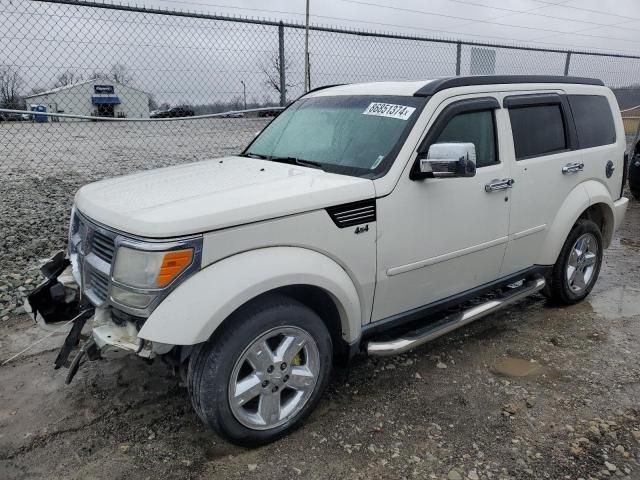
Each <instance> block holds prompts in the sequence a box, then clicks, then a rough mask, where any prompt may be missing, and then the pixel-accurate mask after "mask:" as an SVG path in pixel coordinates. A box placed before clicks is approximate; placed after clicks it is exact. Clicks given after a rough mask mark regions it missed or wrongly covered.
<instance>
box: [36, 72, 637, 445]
mask: <svg viewBox="0 0 640 480" xmlns="http://www.w3.org/2000/svg"><path fill="white" fill-rule="evenodd" d="M624 152H625V135H624V130H623V125H622V120H621V118H620V114H619V109H618V107H617V104H616V100H615V98H614V96H613V94H612V92H611V91H610V90H609V89H608V88H605V87H604V86H602V83H601V82H600V81H598V80H592V79H581V78H571V77H535V76H534V77H509V76H505V77H501V76H497V77H458V78H447V79H437V80H430V81H420V82H388V83H369V84H360V85H344V86H334V87H329V88H323V89H319V90H316V91H313V92H310V93H309V94H307V95H305V96H303V97H301V98H300V99H298V100H297V101H296V102H294V103H293V104H292V105H291V106H289V107H288V108H287V109H286V110H285V111H283V112H282V113H281V114H280V115H279V116H278V117H277V118H276V119H275V120H273V121H272V122H271V123H270V124H269V125H268V126H267V127H266V128H265V129H264V130H263V131H262V132H261V133H260V135H259V136H257V137H256V138H255V140H253V142H252V143H251V144H250V145H249V146H248V147H247V149H246V150H245V151H244V152H243V153H242V154H240V155H236V156H230V157H224V158H218V159H213V160H209V161H203V162H198V163H193V164H188V165H179V166H175V167H170V168H162V169H158V170H152V171H147V172H143V173H138V174H134V175H128V176H124V177H119V178H112V179H109V180H103V181H100V182H97V183H93V184H90V185H86V186H84V187H82V188H81V189H80V190H79V191H78V193H77V195H76V197H75V206H74V209H73V214H72V219H71V228H70V234H69V239H70V242H69V250H68V252H67V253H60V254H58V255H57V256H56V257H54V259H52V261H51V262H50V263H49V264H48V265H46V266H45V267H44V268H43V272H44V273H45V276H46V277H47V278H48V280H47V281H46V282H44V283H43V284H42V285H41V286H39V287H38V289H36V291H34V292H33V293H32V295H31V296H30V304H31V306H32V308H33V311H34V313H36V314H37V315H36V316H37V319H38V320H39V321H40V322H43V323H51V322H57V321H65V320H68V319H70V318H75V320H74V327H73V329H72V330H71V332H70V334H69V337H68V338H67V341H66V343H65V347H64V348H63V349H62V351H61V353H60V355H59V357H58V359H57V360H56V365H57V366H69V367H70V372H69V380H70V379H71V377H73V375H74V374H75V372H76V371H77V369H78V366H79V365H80V363H81V361H82V359H83V358H86V357H87V356H88V357H89V359H96V358H99V357H100V351H101V350H102V349H106V348H110V347H115V348H119V349H122V350H127V351H130V352H131V353H133V354H136V355H139V356H141V357H145V358H153V357H158V356H163V357H164V358H165V359H166V360H167V361H169V362H171V363H173V364H174V365H175V366H176V367H177V368H179V369H180V370H181V371H183V372H184V373H185V375H186V379H187V383H188V387H189V394H190V397H191V400H192V403H193V406H194V409H195V411H196V412H197V413H198V415H199V416H200V418H201V419H202V420H203V422H204V423H206V424H207V425H209V426H211V427H212V428H213V429H215V431H217V432H218V433H219V434H221V435H223V436H224V437H226V438H228V439H229V440H231V441H233V442H236V443H240V444H249V445H255V444H261V443H265V442H268V441H271V440H273V439H275V438H278V437H280V436H282V435H283V434H285V433H286V432H288V431H289V430H290V429H292V428H293V427H294V426H295V425H297V424H299V423H300V421H301V420H302V419H303V418H304V417H305V416H306V415H307V414H309V412H310V411H311V410H312V409H313V408H314V407H315V405H316V404H317V403H318V401H319V399H320V396H321V393H322V391H323V389H324V388H325V386H326V385H327V381H328V379H329V375H330V372H331V369H332V365H333V364H334V362H335V361H337V360H339V359H344V358H347V359H348V358H350V357H352V356H353V355H355V354H357V353H358V352H361V351H362V352H367V353H368V354H369V355H394V354H398V353H402V352H406V351H408V350H410V349H412V348H415V347H417V346H419V345H422V344H424V343H425V342H427V341H429V340H431V339H433V338H436V337H438V336H440V335H443V334H445V333H447V332H449V331H451V330H453V329H455V328H458V327H461V326H463V325H465V324H467V323H469V322H471V321H473V320H476V319H478V318H480V317H482V316H484V315H487V314H489V313H491V312H494V311H496V310H497V309H499V308H502V307H504V306H506V305H509V304H512V303H513V302H515V301H517V300H519V299H521V298H523V297H525V296H527V295H531V294H533V293H536V292H539V291H543V292H544V293H546V294H547V295H548V296H549V297H550V298H551V299H552V300H553V301H555V302H556V303H558V304H564V305H568V304H573V303H576V302H579V301H580V300H582V299H583V298H585V297H586V296H587V295H588V294H589V292H590V291H591V289H592V288H593V286H594V284H595V282H596V279H597V277H598V273H599V270H600V266H601V263H602V255H603V250H604V249H605V248H607V247H608V246H609V245H610V243H611V240H612V237H613V234H614V231H615V230H616V228H617V227H618V225H619V224H620V222H621V221H622V218H623V216H624V213H625V209H626V207H627V199H626V198H624V197H622V187H623V182H624V179H623V172H624V171H625V165H624V161H625V160H624ZM489 294H490V295H489ZM469 300H474V301H473V302H469ZM469 305H471V306H469ZM87 320H90V321H91V328H92V330H91V337H90V339H89V341H87V342H86V343H84V344H83V345H82V346H81V349H80V352H79V353H78V354H76V356H75V357H74V358H73V360H72V361H69V353H70V351H71V349H72V348H73V347H74V346H75V345H77V344H78V342H79V334H80V330H81V329H82V327H83V325H84V322H85V321H87Z"/></svg>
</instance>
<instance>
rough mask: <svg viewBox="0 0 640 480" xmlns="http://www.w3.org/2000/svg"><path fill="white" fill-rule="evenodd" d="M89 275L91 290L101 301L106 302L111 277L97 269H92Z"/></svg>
mask: <svg viewBox="0 0 640 480" xmlns="http://www.w3.org/2000/svg"><path fill="white" fill-rule="evenodd" d="M89 275H90V278H89V282H88V286H89V290H91V291H92V292H93V294H94V295H95V297H96V299H97V300H99V301H100V302H101V303H103V302H106V301H107V298H108V297H109V278H108V277H105V276H104V275H102V274H100V273H98V272H96V271H90V273H89Z"/></svg>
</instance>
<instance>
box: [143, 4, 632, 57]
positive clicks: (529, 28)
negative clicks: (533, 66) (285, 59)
mask: <svg viewBox="0 0 640 480" xmlns="http://www.w3.org/2000/svg"><path fill="white" fill-rule="evenodd" d="M142 2H143V3H144V4H145V5H149V6H155V7H162V8H176V9H180V10H192V11H202V12H208V13H219V14H229V15H241V16H250V17H259V18H271V19H278V20H280V19H285V20H291V21H298V22H303V21H304V11H305V0H235V1H233V0H227V1H224V0H142ZM310 4H311V7H310V18H311V23H315V24H324V25H339V26H347V27H351V28H358V29H367V30H383V31H392V32H403V33H408V34H412V35H422V36H436V37H446V38H456V39H457V38H465V39H469V40H477V41H487V42H516V43H525V44H531V45H537V46H540V47H561V48H568V49H581V48H582V49H588V50H605V51H616V52H625V53H635V54H640V35H639V34H638V32H640V1H638V0H428V1H420V0H397V1H391V0H311V1H310Z"/></svg>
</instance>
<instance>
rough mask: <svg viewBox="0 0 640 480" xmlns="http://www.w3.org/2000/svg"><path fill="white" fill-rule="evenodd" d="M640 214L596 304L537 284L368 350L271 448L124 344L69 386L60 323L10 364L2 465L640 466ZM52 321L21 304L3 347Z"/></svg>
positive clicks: (149, 470) (339, 470) (529, 471)
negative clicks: (235, 437)
mask: <svg viewBox="0 0 640 480" xmlns="http://www.w3.org/2000/svg"><path fill="white" fill-rule="evenodd" d="M639 225H640V204H638V203H632V204H631V208H630V211H629V213H628V215H627V219H626V221H625V223H624V224H623V226H622V228H621V230H620V231H619V233H618V235H617V237H616V239H615V241H614V243H613V246H612V248H611V249H609V250H608V251H607V253H606V256H605V263H604V265H603V269H602V273H601V278H600V280H599V282H598V284H597V285H596V288H595V290H594V291H593V293H592V295H591V296H590V297H589V299H588V300H586V301H584V302H583V303H581V304H579V305H576V306H573V307H569V308H554V307H550V306H549V305H547V304H546V302H545V300H544V299H543V297H541V296H534V297H531V298H530V299H528V300H525V301H523V302H521V303H520V304H518V305H516V306H514V307H512V308H510V309H508V310H505V311H503V312H501V313H499V314H496V315H493V316H490V317H487V318H486V319H484V320H482V321H480V322H477V323H476V324H473V325H471V326H469V327H468V328H465V329H462V330H460V331H457V332H454V333H453V334H451V335H448V336H446V337H444V338H442V339H439V340H437V341H435V342H433V343H431V344H429V345H427V346H425V347H423V348H420V349H418V350H416V351H414V352H412V353H410V354H408V355H402V356H399V357H396V358H392V359H385V360H378V359H366V358H359V359H357V360H356V362H355V364H354V365H352V366H351V367H350V368H349V369H348V370H339V371H337V372H335V375H334V379H333V381H332V383H331V385H330V388H329V389H328V391H327V393H326V394H325V395H324V398H323V400H322V402H321V404H320V406H319V408H318V410H317V411H316V412H314V413H313V414H312V416H311V417H310V419H309V420H308V421H307V422H306V423H305V424H304V425H303V426H302V428H300V429H299V430H297V431H296V432H294V433H293V434H291V435H290V436H288V437H287V438H285V439H283V440H281V441H279V442H276V443H274V444H272V445H269V446H266V447H262V448H259V449H253V450H249V449H243V448H239V447H234V446H232V445H230V444H228V443H226V442H224V441H223V440H221V439H219V438H217V437H216V436H215V435H214V434H213V433H212V432H210V431H207V430H206V429H205V428H204V427H203V426H202V425H201V424H200V423H199V421H198V419H197V418H196V416H195V414H194V413H193V411H192V410H191V407H190V405H189V401H188V398H187V395H186V390H185V388H184V386H183V385H182V384H181V383H180V380H179V379H178V378H176V377H174V376H173V375H172V374H171V372H170V371H169V370H168V368H167V367H166V366H164V365H163V364H162V363H161V362H155V363H153V364H147V363H145V362H144V361H142V360H139V359H137V358H132V357H130V356H121V355H116V354H113V355H111V356H110V358H109V359H108V360H105V361H100V362H93V363H90V364H87V365H86V366H85V367H83V369H82V370H81V372H80V373H79V374H78V377H77V378H76V380H74V382H73V383H72V384H71V385H70V386H65V385H64V375H65V372H61V371H55V370H53V369H52V362H53V359H54V357H55V355H56V352H55V350H54V349H55V347H56V346H57V345H59V344H60V342H61V341H62V338H63V337H62V336H60V335H58V336H54V337H51V338H49V339H47V340H46V341H44V342H42V343H40V344H39V345H38V346H37V347H36V349H35V350H33V351H31V352H29V355H28V356H25V357H21V358H19V359H17V360H15V361H12V362H10V363H8V364H7V365H5V366H2V367H0V381H1V384H2V389H1V390H0V478H3V479H24V478H52V477H53V478H105V479H106V478H109V479H112V478H131V479H140V478H239V479H252V478H261V479H262V478H287V479H290V478H319V479H320V478H330V477H332V478H349V479H365V478H366V479H368V478H389V479H392V478H393V479H395V478H434V479H448V480H456V479H465V478H466V479H470V480H474V479H507V478H512V479H529V478H531V479H541V478H544V479H565V478H566V479H578V478H583V479H589V478H627V479H638V478H640V401H639V399H640V356H639V355H638V352H639V344H640V343H639V340H640V322H639V321H640V287H638V285H639V284H640V255H639V253H640V240H639V239H640V235H639V234H640V227H639ZM42 336H43V333H42V332H40V331H38V330H37V329H36V328H35V327H34V326H33V325H32V323H31V321H30V320H29V319H28V318H27V317H26V316H25V315H12V316H11V317H10V318H9V319H8V320H7V321H5V322H2V323H0V339H1V341H0V342H1V343H0V359H6V358H8V357H10V356H11V355H12V354H13V353H15V352H17V351H19V350H21V349H22V348H23V347H24V346H25V345H28V344H29V343H30V342H32V341H33V340H34V339H37V338H41V337H42ZM0 363H1V362H0Z"/></svg>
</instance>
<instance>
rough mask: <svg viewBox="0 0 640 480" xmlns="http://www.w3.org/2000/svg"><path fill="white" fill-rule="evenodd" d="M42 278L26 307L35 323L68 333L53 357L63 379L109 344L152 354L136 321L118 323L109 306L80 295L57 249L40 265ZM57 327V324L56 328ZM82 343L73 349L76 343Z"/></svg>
mask: <svg viewBox="0 0 640 480" xmlns="http://www.w3.org/2000/svg"><path fill="white" fill-rule="evenodd" d="M40 271H41V272H42V274H43V275H44V277H45V280H44V281H43V282H42V283H41V284H40V285H38V286H37V287H36V288H35V289H34V290H33V291H32V292H31V293H30V294H29V295H28V296H27V303H26V304H25V309H26V310H27V311H28V312H31V313H32V314H33V317H34V320H35V321H36V323H38V325H40V326H41V327H42V328H44V329H46V330H52V329H54V328H55V329H56V330H57V331H64V329H65V327H70V330H69V333H68V335H67V337H66V338H65V341H64V343H63V345H62V347H61V349H60V352H59V353H58V356H57V357H56V359H55V361H54V364H55V368H56V369H58V368H60V367H65V368H68V369H69V372H68V374H67V378H66V383H67V384H68V383H70V382H71V380H73V377H74V376H75V374H76V373H77V372H78V369H79V367H80V365H81V362H82V360H83V359H84V358H85V357H87V358H88V359H89V360H98V359H100V358H102V357H101V352H102V351H103V350H105V349H107V348H109V347H114V348H116V349H119V350H125V351H129V352H133V353H135V354H136V355H138V356H141V357H144V358H152V357H153V356H154V352H153V350H152V348H151V345H149V344H148V342H145V341H144V340H143V339H141V338H138V336H137V329H136V327H135V325H133V324H131V323H127V324H126V325H117V324H116V323H114V322H113V321H112V319H111V312H110V309H109V308H95V307H94V306H93V305H91V304H90V303H89V301H88V300H87V298H86V297H85V296H84V295H82V291H81V289H80V287H79V285H78V284H77V283H76V281H75V279H74V278H73V275H72V272H71V266H70V262H69V259H68V258H66V256H65V254H64V252H62V251H61V252H58V253H57V254H56V255H54V256H53V257H52V258H51V259H50V260H49V261H48V262H46V263H45V264H44V265H43V266H42V267H41V269H40ZM89 320H91V327H92V328H91V332H90V333H88V334H87V333H85V334H83V329H84V327H85V325H86V323H87V321H89ZM56 327H57V328H56ZM81 340H82V345H81V346H80V348H79V349H78V351H77V352H76V353H75V355H74V356H73V358H70V357H71V354H72V353H73V352H74V350H75V349H76V347H78V346H79V345H80V341H81Z"/></svg>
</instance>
